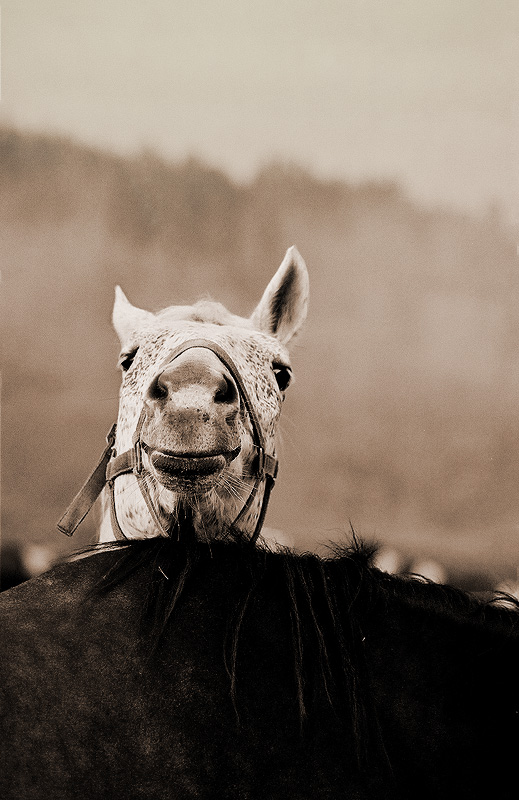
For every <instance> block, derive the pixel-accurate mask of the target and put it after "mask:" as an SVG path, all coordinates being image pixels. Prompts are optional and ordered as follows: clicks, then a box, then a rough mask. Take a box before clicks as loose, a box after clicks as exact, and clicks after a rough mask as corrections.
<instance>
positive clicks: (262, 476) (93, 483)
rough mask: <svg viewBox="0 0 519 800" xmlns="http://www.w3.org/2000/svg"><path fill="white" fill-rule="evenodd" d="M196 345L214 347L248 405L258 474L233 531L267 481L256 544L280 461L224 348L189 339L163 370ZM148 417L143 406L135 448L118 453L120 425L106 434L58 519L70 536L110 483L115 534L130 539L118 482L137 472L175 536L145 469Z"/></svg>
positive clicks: (167, 533)
mask: <svg viewBox="0 0 519 800" xmlns="http://www.w3.org/2000/svg"><path fill="white" fill-rule="evenodd" d="M194 347H204V348H205V349H207V350H211V351H212V352H213V353H214V354H215V355H216V356H217V357H218V358H219V359H220V361H221V362H222V363H223V364H224V365H225V366H226V367H227V369H228V370H229V372H230V373H231V375H232V377H233V378H234V380H235V382H236V385H237V387H238V391H239V393H240V397H241V399H242V400H243V403H244V406H245V408H246V410H247V413H248V415H249V419H250V422H251V427H252V438H253V444H254V447H255V449H256V455H255V458H254V461H253V464H252V469H253V472H254V473H255V476H256V477H255V481H254V485H253V486H252V489H251V490H250V493H249V496H248V498H247V500H246V502H245V504H244V505H243V507H242V509H241V511H240V513H239V514H238V516H237V517H236V519H235V520H234V522H233V523H232V525H231V531H233V532H234V533H235V534H240V533H241V532H240V531H239V530H237V529H236V526H237V525H238V523H239V522H241V520H242V519H243V517H244V516H245V514H246V513H247V512H248V511H249V509H250V507H251V506H252V503H253V501H254V499H255V497H256V496H257V494H258V490H259V487H260V485H261V483H262V481H265V487H264V490H263V499H262V503H261V508H260V512H259V516H258V520H257V522H256V526H255V528H254V532H253V534H252V536H251V539H250V543H251V544H254V543H255V542H256V540H257V539H258V536H259V535H260V532H261V528H262V526H263V521H264V519H265V514H266V512H267V506H268V502H269V499H270V493H271V491H272V488H273V486H274V482H275V480H276V476H277V471H278V461H277V458H276V456H275V454H272V455H270V454H268V453H266V452H265V438H264V436H263V433H262V430H261V426H260V423H259V420H258V416H257V414H256V412H255V410H254V406H253V405H252V403H251V400H250V397H249V394H248V392H247V389H246V387H245V385H244V383H243V380H242V378H241V376H240V373H239V372H238V369H237V367H236V365H235V363H234V361H233V360H232V358H231V357H230V356H229V354H228V353H227V352H226V351H225V350H224V348H223V347H221V346H220V345H217V344H215V343H214V342H211V341H210V340H209V339H189V340H188V341H186V342H184V343H183V344H181V345H179V346H178V347H176V348H175V349H174V350H173V351H172V352H171V353H170V354H169V356H168V358H167V359H166V360H165V361H164V362H163V364H162V365H161V367H160V370H161V371H163V370H164V369H165V368H166V366H167V365H168V364H170V363H171V362H172V361H174V359H175V358H177V356H179V355H180V354H181V353H184V352H185V351H186V350H191V349H192V348H194ZM145 418H146V410H145V408H144V407H143V409H142V411H141V413H140V416H139V420H138V422H137V427H136V429H135V433H134V434H133V437H132V448H131V449H130V450H126V451H125V452H124V453H121V454H120V455H116V453H115V450H114V444H115V433H116V425H112V427H111V429H110V431H109V433H108V435H107V437H106V442H107V446H106V448H105V450H104V451H103V453H102V455H101V458H100V460H99V462H98V464H97V466H96V467H95V469H94V470H93V472H92V473H91V475H90V476H89V478H88V479H87V481H86V482H85V484H84V485H83V486H82V488H81V489H80V490H79V492H78V493H77V495H76V496H75V497H74V499H73V501H72V503H71V504H70V506H69V507H68V508H67V510H66V511H65V513H64V514H63V516H62V517H61V519H60V521H59V522H58V528H59V530H60V531H61V532H62V533H64V534H66V535H67V536H72V535H73V534H74V531H75V530H76V528H77V527H78V526H79V524H80V523H81V522H82V521H83V519H84V518H85V517H86V515H87V514H88V512H89V511H90V509H91V508H92V506H93V504H94V502H95V500H96V499H97V497H98V496H99V495H100V493H101V491H102V490H103V488H104V486H105V485H106V484H108V488H109V492H110V519H111V523H112V528H113V532H114V535H115V537H116V538H117V539H127V538H128V537H127V536H126V535H125V534H124V532H123V530H122V529H121V527H120V525H119V522H118V520H117V513H116V507H115V490H114V482H115V480H116V478H118V477H119V475H124V474H127V473H133V474H134V475H135V477H136V478H137V482H138V485H139V488H140V490H141V494H142V496H143V499H144V502H145V503H146V506H147V508H148V511H149V512H150V515H151V517H152V519H153V521H154V522H155V524H156V525H157V526H158V528H159V530H160V531H161V533H162V535H163V536H167V537H169V536H171V530H170V528H169V526H168V524H167V523H166V524H164V522H163V521H162V520H161V519H160V516H159V512H158V510H157V509H156V508H155V507H154V506H153V502H152V499H151V496H150V492H149V488H148V480H147V477H146V476H147V473H146V470H145V469H144V468H143V463H142V450H143V449H145V447H146V446H145V443H144V442H142V440H141V431H142V426H143V424H144V420H145Z"/></svg>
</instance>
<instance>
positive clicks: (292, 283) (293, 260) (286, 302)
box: [251, 247, 309, 345]
mask: <svg viewBox="0 0 519 800" xmlns="http://www.w3.org/2000/svg"><path fill="white" fill-rule="evenodd" d="M308 284H309V281H308V271H307V269H306V264H305V262H304V261H303V259H302V258H301V256H300V255H299V253H298V251H297V249H296V248H295V247H290V248H289V249H288V250H287V253H286V256H285V258H284V259H283V262H282V264H281V266H280V267H279V269H278V271H277V272H276V274H275V275H274V277H273V278H272V280H271V281H270V283H269V285H268V286H267V288H266V289H265V292H264V294H263V297H262V298H261V300H260V302H259V304H258V306H257V308H256V309H255V311H254V312H253V314H252V316H251V322H252V324H253V325H254V327H255V328H259V330H261V331H265V333H268V334H270V335H271V336H275V337H276V338H277V339H279V341H280V342H281V343H282V344H285V345H286V344H288V342H289V341H290V340H291V339H292V337H293V336H295V334H296V333H297V331H298V330H299V328H300V327H301V325H302V324H303V322H304V321H305V319H306V312H307V309H308V291H309V288H308Z"/></svg>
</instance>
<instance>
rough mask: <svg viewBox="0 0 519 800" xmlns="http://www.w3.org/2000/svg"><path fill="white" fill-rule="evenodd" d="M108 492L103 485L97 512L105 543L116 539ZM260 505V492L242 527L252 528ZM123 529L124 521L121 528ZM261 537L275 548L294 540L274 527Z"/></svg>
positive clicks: (100, 539) (204, 537)
mask: <svg viewBox="0 0 519 800" xmlns="http://www.w3.org/2000/svg"><path fill="white" fill-rule="evenodd" d="M110 503H111V500H110V494H109V491H108V488H107V487H105V489H104V490H103V492H102V494H101V497H100V505H99V514H98V525H97V528H98V542H99V543H107V542H113V541H116V536H115V533H114V529H113V526H112V518H111V510H110ZM260 505H261V492H259V493H258V498H257V499H256V502H255V503H254V504H253V506H252V508H251V517H250V520H247V519H246V520H244V524H243V528H244V529H246V530H252V529H253V528H254V522H253V520H254V515H255V514H257V513H259V507H260ZM122 530H123V531H124V523H123V528H122ZM159 535H160V533H159V531H150V532H148V533H147V534H145V533H143V534H142V535H141V536H132V537H131V538H142V539H145V538H150V537H154V536H159ZM199 538H200V539H201V540H202V541H205V540H207V531H206V530H205V529H204V530H203V531H200V534H199ZM261 539H262V540H263V543H264V544H266V545H267V546H268V547H270V548H273V549H276V547H278V546H281V547H293V546H294V544H295V543H294V540H293V538H292V537H291V536H290V535H289V534H286V533H285V532H284V531H281V530H278V529H275V528H263V530H262V533H261Z"/></svg>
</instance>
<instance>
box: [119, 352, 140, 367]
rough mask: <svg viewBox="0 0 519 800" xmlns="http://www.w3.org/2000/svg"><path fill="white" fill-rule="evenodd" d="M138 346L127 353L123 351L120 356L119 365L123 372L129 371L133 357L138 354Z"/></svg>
mask: <svg viewBox="0 0 519 800" xmlns="http://www.w3.org/2000/svg"><path fill="white" fill-rule="evenodd" d="M138 349H139V348H138V347H134V348H133V350H129V351H128V352H127V353H121V356H120V358H119V367H120V368H121V369H122V371H123V372H128V370H129V369H130V367H131V365H132V364H133V359H134V358H135V356H136V355H137V350H138Z"/></svg>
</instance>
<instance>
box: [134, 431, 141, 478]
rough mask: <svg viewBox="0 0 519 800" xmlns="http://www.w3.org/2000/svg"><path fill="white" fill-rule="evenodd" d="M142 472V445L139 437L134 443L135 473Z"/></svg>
mask: <svg viewBox="0 0 519 800" xmlns="http://www.w3.org/2000/svg"><path fill="white" fill-rule="evenodd" d="M141 472H142V447H141V440H140V439H137V441H136V442H135V443H134V445H133V474H134V475H140V474H141Z"/></svg>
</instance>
